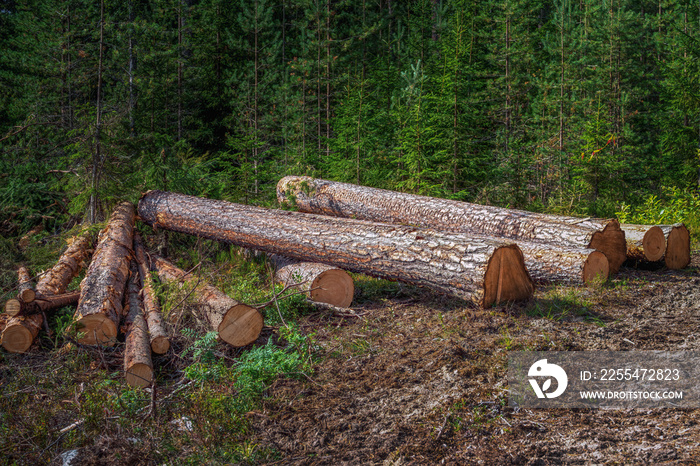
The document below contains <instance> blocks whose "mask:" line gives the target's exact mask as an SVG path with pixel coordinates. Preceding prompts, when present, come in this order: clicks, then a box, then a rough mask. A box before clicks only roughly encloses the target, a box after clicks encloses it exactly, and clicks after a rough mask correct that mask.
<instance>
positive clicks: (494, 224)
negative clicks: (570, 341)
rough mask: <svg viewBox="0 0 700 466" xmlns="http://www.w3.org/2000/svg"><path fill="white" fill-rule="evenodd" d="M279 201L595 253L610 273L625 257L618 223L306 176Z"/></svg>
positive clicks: (288, 182) (280, 189) (289, 181)
mask: <svg viewBox="0 0 700 466" xmlns="http://www.w3.org/2000/svg"><path fill="white" fill-rule="evenodd" d="M277 197H278V199H279V201H280V203H282V204H285V203H292V204H294V205H296V207H297V208H298V209H299V210H300V211H303V212H311V213H316V214H324V215H333V216H338V217H347V218H358V219H365V220H372V221H375V222H387V223H397V224H405V225H415V226H420V227H427V228H435V229H439V230H445V231H449V232H460V233H465V232H473V233H478V234H484V235H488V236H492V237H502V238H511V239H514V240H518V241H520V240H524V241H536V242H544V243H549V244H553V245H555V247H556V246H561V247H568V248H576V249H597V250H599V251H601V252H603V253H604V254H605V256H606V257H607V259H608V262H609V268H610V273H616V272H617V270H618V269H619V267H620V265H622V263H623V262H624V261H625V259H626V257H627V246H626V244H625V235H624V233H623V232H622V230H621V229H620V224H619V223H618V221H617V220H614V219H611V220H600V219H580V218H575V217H564V216H554V215H545V214H537V213H533V212H525V211H522V210H513V209H503V208H500V207H491V206H483V205H478V204H470V203H467V202H459V201H451V200H447V199H438V198H433V197H426V196H417V195H413V194H404V193H398V192H395V191H387V190H384V189H376V188H368V187H365V186H357V185H353V184H347V183H338V182H334V181H326V180H319V179H316V178H309V177H302V176H287V177H285V178H282V179H281V180H280V182H279V183H278V184H277Z"/></svg>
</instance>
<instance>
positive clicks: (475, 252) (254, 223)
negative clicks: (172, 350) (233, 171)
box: [138, 191, 534, 307]
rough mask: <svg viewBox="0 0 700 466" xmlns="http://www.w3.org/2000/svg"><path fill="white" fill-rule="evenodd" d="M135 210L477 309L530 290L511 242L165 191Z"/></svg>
mask: <svg viewBox="0 0 700 466" xmlns="http://www.w3.org/2000/svg"><path fill="white" fill-rule="evenodd" d="M138 209H139V216H140V217H141V219H142V220H143V221H144V222H146V223H148V224H149V225H151V226H153V227H154V228H166V229H170V230H173V231H179V232H182V233H188V234H193V235H198V236H202V237H205V238H209V239H214V240H219V241H227V242H230V243H233V244H237V245H239V246H243V247H247V248H253V249H259V250H262V251H265V252H267V253H272V254H279V255H283V256H286V257H290V258H292V259H296V260H299V261H309V262H320V263H324V264H329V265H335V266H337V267H340V268H342V269H345V270H350V271H355V272H361V273H366V274H369V275H374V276H377V277H381V278H386V279H390V280H401V281H405V282H409V283H414V284H416V285H421V286H426V287H430V288H432V289H435V290H438V291H441V292H443V293H447V294H451V295H453V296H457V297H460V298H463V299H470V300H472V301H473V302H475V303H476V304H477V305H480V306H483V307H489V306H491V305H492V304H494V303H498V302H501V301H516V300H522V299H528V298H530V297H531V296H532V293H533V290H534V286H533V284H532V280H531V279H530V276H529V275H528V273H527V270H526V269H525V264H524V262H523V254H522V252H521V251H520V248H518V246H517V245H515V244H514V243H513V242H512V241H502V240H501V241H499V240H494V239H493V238H487V237H483V236H479V235H455V234H450V233H446V232H442V231H436V230H430V229H418V228H413V227H406V226H399V225H386V224H381V223H374V222H367V221H362V220H354V219H339V218H333V217H326V216H321V215H312V214H303V213H299V212H289V211H283V210H271V209H263V208H259V207H252V206H244V205H241V204H234V203H230V202H225V201H215V200H211V199H204V198H198V197H193V196H186V195H183V194H176V193H168V192H163V191H149V192H148V193H146V194H145V195H144V196H143V197H142V198H141V200H140V201H139V207H138Z"/></svg>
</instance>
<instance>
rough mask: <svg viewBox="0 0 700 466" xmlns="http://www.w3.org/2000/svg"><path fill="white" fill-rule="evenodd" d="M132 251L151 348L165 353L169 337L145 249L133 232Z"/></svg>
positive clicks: (168, 347)
mask: <svg viewBox="0 0 700 466" xmlns="http://www.w3.org/2000/svg"><path fill="white" fill-rule="evenodd" d="M134 253H135V254H136V264H137V265H138V269H139V276H140V277H141V284H142V288H141V295H142V296H143V307H144V313H145V315H146V323H147V324H148V333H149V335H150V342H151V349H152V350H153V352H154V353H156V354H165V353H167V352H168V349H170V338H168V333H167V332H166V331H165V325H164V324H163V319H162V317H161V312H160V304H159V303H158V298H157V297H156V293H155V291H154V290H153V280H152V279H151V274H150V273H149V270H150V267H149V266H148V263H147V259H146V251H145V250H144V247H143V241H141V236H140V235H139V234H138V233H136V234H134Z"/></svg>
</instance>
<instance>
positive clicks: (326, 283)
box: [310, 269, 355, 307]
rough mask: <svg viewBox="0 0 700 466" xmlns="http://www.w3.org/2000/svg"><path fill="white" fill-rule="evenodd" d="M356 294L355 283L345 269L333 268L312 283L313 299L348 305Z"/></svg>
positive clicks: (334, 304) (337, 304)
mask: <svg viewBox="0 0 700 466" xmlns="http://www.w3.org/2000/svg"><path fill="white" fill-rule="evenodd" d="M354 295H355V284H354V282H353V280H352V277H350V274H348V273H347V272H346V271H345V270H341V269H331V270H327V271H325V272H323V273H322V274H320V275H319V276H318V277H316V279H315V280H314V281H313V283H312V284H311V296H310V298H311V300H312V301H317V302H321V303H328V304H331V305H333V306H337V307H348V306H350V304H351V303H352V298H353V296H354Z"/></svg>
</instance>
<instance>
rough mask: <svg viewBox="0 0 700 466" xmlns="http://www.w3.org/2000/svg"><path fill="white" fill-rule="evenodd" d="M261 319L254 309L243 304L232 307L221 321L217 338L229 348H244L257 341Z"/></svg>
mask: <svg viewBox="0 0 700 466" xmlns="http://www.w3.org/2000/svg"><path fill="white" fill-rule="evenodd" d="M262 327H263V317H262V314H260V312H259V311H258V310H257V309H255V308H254V307H250V306H247V305H245V304H238V305H237V306H233V307H232V308H231V309H229V310H228V311H227V312H226V315H224V318H223V319H221V323H220V324H219V328H218V332H219V337H220V338H221V339H222V340H224V341H225V342H226V343H228V344H229V345H231V346H246V345H249V344H251V343H253V342H254V341H255V340H257V339H258V336H259V335H260V331H261V330H262Z"/></svg>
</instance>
